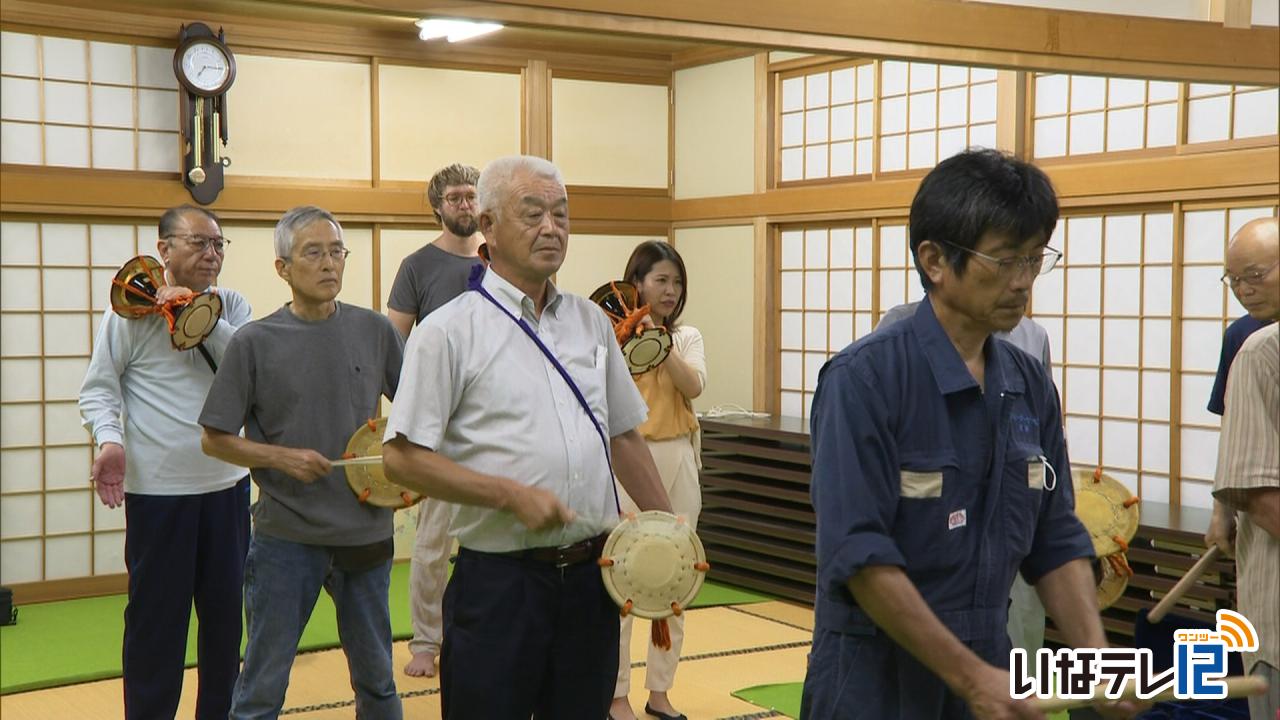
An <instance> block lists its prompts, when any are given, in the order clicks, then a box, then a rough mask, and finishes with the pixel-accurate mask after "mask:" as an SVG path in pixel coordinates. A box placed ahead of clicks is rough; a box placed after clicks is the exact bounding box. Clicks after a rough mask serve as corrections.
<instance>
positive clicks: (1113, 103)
mask: <svg viewBox="0 0 1280 720" xmlns="http://www.w3.org/2000/svg"><path fill="white" fill-rule="evenodd" d="M1107 84H1108V86H1109V87H1108V90H1107V106H1108V107H1124V106H1125V105H1141V104H1142V103H1143V101H1144V100H1146V97H1147V83H1146V81H1145V80H1135V79H1133V78H1110V79H1109V80H1107Z"/></svg>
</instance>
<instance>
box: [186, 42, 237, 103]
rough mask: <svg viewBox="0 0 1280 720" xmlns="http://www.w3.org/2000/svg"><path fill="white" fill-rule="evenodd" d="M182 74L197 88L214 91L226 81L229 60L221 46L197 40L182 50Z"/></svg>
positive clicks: (229, 71)
mask: <svg viewBox="0 0 1280 720" xmlns="http://www.w3.org/2000/svg"><path fill="white" fill-rule="evenodd" d="M181 67H182V74H183V75H185V76H186V80H187V82H188V83H190V84H191V86H192V87H193V88H195V89H197V90H204V91H205V92H210V93H212V92H214V91H216V90H219V89H221V88H222V86H223V85H225V84H226V83H227V79H228V78H229V77H230V75H231V62H230V61H229V60H228V59H227V55H226V53H225V52H223V50H222V48H221V47H219V46H218V45H217V44H215V43H212V42H197V43H193V44H191V45H189V46H188V47H187V49H186V50H184V51H183V52H182V66H181Z"/></svg>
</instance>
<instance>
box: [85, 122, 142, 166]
mask: <svg viewBox="0 0 1280 720" xmlns="http://www.w3.org/2000/svg"><path fill="white" fill-rule="evenodd" d="M133 135H134V133H133V131H132V130H100V129H98V128H94V129H93V166H94V167H95V168H99V169H103V170H133V169H134V160H133Z"/></svg>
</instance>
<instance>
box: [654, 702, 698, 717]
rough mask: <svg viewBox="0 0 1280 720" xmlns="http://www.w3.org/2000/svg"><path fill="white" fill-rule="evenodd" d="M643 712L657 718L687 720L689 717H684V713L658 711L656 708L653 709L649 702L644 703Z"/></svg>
mask: <svg viewBox="0 0 1280 720" xmlns="http://www.w3.org/2000/svg"><path fill="white" fill-rule="evenodd" d="M644 712H645V714H646V715H652V716H654V717H656V718H658V720H689V718H687V717H685V715H684V713H681V714H679V715H668V714H666V713H664V712H658V711H657V710H654V709H653V707H652V706H651V705H649V703H645V704H644Z"/></svg>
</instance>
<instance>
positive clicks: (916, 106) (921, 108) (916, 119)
mask: <svg viewBox="0 0 1280 720" xmlns="http://www.w3.org/2000/svg"><path fill="white" fill-rule="evenodd" d="M937 104H938V94H937V93H934V92H924V93H914V94H912V95H911V101H910V103H909V106H908V113H909V114H908V117H907V129H908V130H929V129H932V128H935V127H937V126H938V117H937V113H936V110H937Z"/></svg>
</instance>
